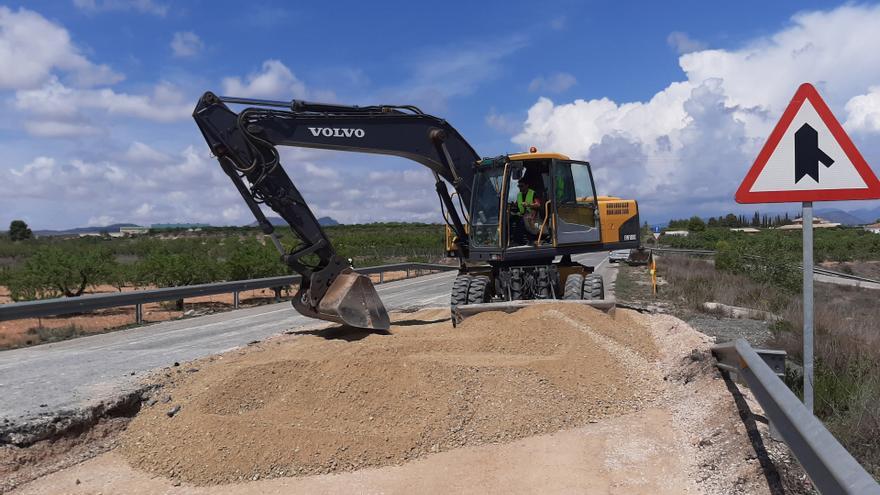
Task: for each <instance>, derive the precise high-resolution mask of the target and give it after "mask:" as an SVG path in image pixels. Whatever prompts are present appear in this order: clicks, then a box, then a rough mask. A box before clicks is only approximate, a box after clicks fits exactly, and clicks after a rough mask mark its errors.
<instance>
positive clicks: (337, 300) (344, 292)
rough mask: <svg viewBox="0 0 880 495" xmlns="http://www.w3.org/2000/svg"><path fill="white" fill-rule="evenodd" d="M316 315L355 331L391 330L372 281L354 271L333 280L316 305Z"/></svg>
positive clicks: (389, 321) (388, 318) (383, 306)
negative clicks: (355, 329) (353, 328)
mask: <svg viewBox="0 0 880 495" xmlns="http://www.w3.org/2000/svg"><path fill="white" fill-rule="evenodd" d="M318 314H319V316H318V317H319V318H322V319H325V320H330V321H338V322H340V323H344V324H346V325H349V326H352V327H357V328H367V329H371V330H388V329H389V328H391V318H390V317H389V316H388V311H386V310H385V305H384V304H382V301H381V300H380V299H379V294H377V293H376V288H375V287H373V282H371V281H370V278H369V277H367V276H366V275H361V274H359V273H354V272H349V273H342V274H340V275H339V276H337V277H336V280H334V281H333V284H332V285H331V286H330V288H329V289H327V292H326V293H325V294H324V297H322V298H321V301H320V302H319V303H318ZM327 316H329V317H330V318H327ZM331 318H332V319H331Z"/></svg>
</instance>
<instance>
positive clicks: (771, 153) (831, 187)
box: [736, 83, 880, 203]
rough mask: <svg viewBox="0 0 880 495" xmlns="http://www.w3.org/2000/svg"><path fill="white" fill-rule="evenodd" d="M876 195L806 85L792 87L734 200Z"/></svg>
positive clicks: (864, 167) (871, 178) (874, 184)
mask: <svg viewBox="0 0 880 495" xmlns="http://www.w3.org/2000/svg"><path fill="white" fill-rule="evenodd" d="M850 199H880V181H878V180H877V177H876V176H875V175H874V172H873V171H871V167H869V166H868V164H867V162H865V159H864V158H862V155H861V153H859V150H857V149H856V147H855V145H854V144H853V142H852V140H851V139H850V138H849V136H847V135H846V131H844V130H843V127H841V125H840V123H839V122H838V121H837V119H836V118H834V115H833V114H832V113H831V110H830V109H829V108H828V105H826V104H825V102H824V101H823V100H822V98H821V97H820V96H819V93H818V92H817V91H816V88H814V87H813V85H812V84H809V83H804V84H801V86H800V87H799V88H798V90H797V92H796V93H795V94H794V98H792V99H791V103H789V104H788V107H787V108H786V109H785V112H784V113H783V114H782V118H781V119H779V123H778V124H776V127H775V128H774V129H773V132H771V133H770V137H769V138H767V142H766V143H765V144H764V147H763V148H761V152H760V153H758V158H757V159H755V163H754V164H753V165H752V168H751V169H750V170H749V172H748V174H746V178H745V179H743V182H742V184H740V186H739V189H737V191H736V202H737V203H784V202H803V201H840V200H850Z"/></svg>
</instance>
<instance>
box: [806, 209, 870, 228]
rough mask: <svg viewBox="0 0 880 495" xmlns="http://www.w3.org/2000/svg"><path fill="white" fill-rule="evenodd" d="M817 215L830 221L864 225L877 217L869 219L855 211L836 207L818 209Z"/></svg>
mask: <svg viewBox="0 0 880 495" xmlns="http://www.w3.org/2000/svg"><path fill="white" fill-rule="evenodd" d="M815 215H816V216H817V217H822V218H824V219H825V220H828V221H829V222H835V223H840V224H843V225H864V224H866V223H872V222H873V221H874V218H876V217H873V218H871V219H870V220H868V219H866V218H865V217H864V216H862V215H858V214H857V213H856V212H855V211H843V210H838V209H836V208H829V209H821V210H816V213H815Z"/></svg>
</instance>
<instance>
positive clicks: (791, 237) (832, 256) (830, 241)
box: [660, 227, 880, 263]
mask: <svg viewBox="0 0 880 495" xmlns="http://www.w3.org/2000/svg"><path fill="white" fill-rule="evenodd" d="M801 236H802V232H801V231H800V230H771V229H766V230H762V231H761V232H760V233H758V234H746V233H743V232H731V231H730V229H728V228H706V229H705V230H703V231H699V232H691V233H690V234H689V235H688V236H687V237H671V236H667V237H661V238H660V240H661V243H662V244H663V245H665V246H668V247H674V248H683V249H718V247H719V243H722V242H723V243H726V246H727V247H729V248H730V249H733V250H736V251H739V252H742V253H743V254H752V255H757V256H764V255H772V256H775V257H778V258H784V259H785V260H789V261H797V260H800V259H801V255H802V244H801ZM722 246H724V244H722ZM813 250H814V251H813V252H814V256H815V260H816V262H817V263H819V262H822V261H875V260H880V235H878V234H872V233H870V232H867V231H865V230H863V229H860V228H845V227H836V228H825V229H814V230H813Z"/></svg>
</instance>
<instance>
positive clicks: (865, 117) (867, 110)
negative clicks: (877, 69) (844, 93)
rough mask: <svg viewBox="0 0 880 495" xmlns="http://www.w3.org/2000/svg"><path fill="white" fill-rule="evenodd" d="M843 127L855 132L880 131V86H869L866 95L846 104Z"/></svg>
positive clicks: (856, 97) (854, 98) (853, 98)
mask: <svg viewBox="0 0 880 495" xmlns="http://www.w3.org/2000/svg"><path fill="white" fill-rule="evenodd" d="M846 113H847V119H846V124H844V126H845V127H846V128H847V129H852V130H856V131H874V132H878V131H880V86H871V87H870V88H868V93H866V94H863V95H859V96H854V97H852V99H850V100H849V101H848V102H846Z"/></svg>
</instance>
